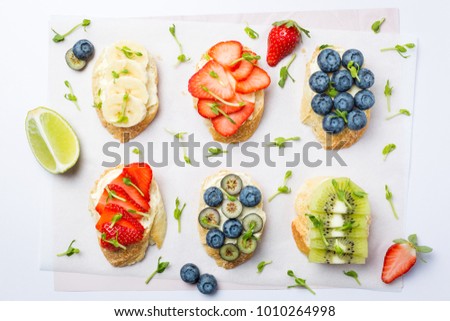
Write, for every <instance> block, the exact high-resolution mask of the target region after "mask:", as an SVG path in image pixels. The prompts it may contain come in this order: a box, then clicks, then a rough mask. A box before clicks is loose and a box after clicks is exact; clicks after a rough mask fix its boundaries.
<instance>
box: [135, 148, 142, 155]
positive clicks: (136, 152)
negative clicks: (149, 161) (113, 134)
mask: <svg viewBox="0 0 450 321" xmlns="http://www.w3.org/2000/svg"><path fill="white" fill-rule="evenodd" d="M140 153H141V151H140V150H139V148H137V147H135V148H133V154H136V155H139V154H140Z"/></svg>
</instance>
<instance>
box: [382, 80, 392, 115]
mask: <svg viewBox="0 0 450 321" xmlns="http://www.w3.org/2000/svg"><path fill="white" fill-rule="evenodd" d="M392 89H394V87H391V86H390V84H389V79H388V80H387V81H386V85H385V86H384V96H386V101H387V108H388V112H391V96H392Z"/></svg>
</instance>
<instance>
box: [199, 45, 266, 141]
mask: <svg viewBox="0 0 450 321" xmlns="http://www.w3.org/2000/svg"><path fill="white" fill-rule="evenodd" d="M243 49H244V50H248V51H251V50H250V48H248V47H244V48H243ZM205 56H206V53H205V54H204V55H203V56H202V59H200V61H199V63H198V64H197V66H196V71H198V70H200V68H202V67H203V66H204V65H205V64H206V62H207V60H206V59H205V58H204V57H205ZM193 101H194V108H195V109H197V103H198V99H197V98H194V99H193ZM263 114H264V90H258V91H256V92H255V110H254V111H253V113H252V115H251V116H250V117H249V118H248V119H247V120H246V121H245V123H244V124H243V125H242V126H241V127H240V128H239V129H238V131H237V132H236V133H235V134H233V135H231V136H228V137H225V136H222V135H221V134H219V133H218V132H217V131H216V130H215V129H214V126H213V125H212V122H211V121H210V120H209V119H205V124H206V126H208V130H209V132H210V133H211V136H212V138H213V139H214V140H215V141H217V142H221V143H226V144H233V143H240V142H245V141H247V140H248V139H249V138H250V137H252V135H253V134H254V133H255V131H256V130H257V129H258V126H259V123H260V122H261V119H262V116H263Z"/></svg>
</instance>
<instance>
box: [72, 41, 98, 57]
mask: <svg viewBox="0 0 450 321" xmlns="http://www.w3.org/2000/svg"><path fill="white" fill-rule="evenodd" d="M72 50H73V54H74V55H75V57H77V58H78V59H80V60H85V61H87V60H89V59H91V58H92V56H93V55H94V46H93V45H92V43H91V42H90V41H89V40H86V39H82V40H78V41H77V42H76V43H75V44H74V45H73V48H72Z"/></svg>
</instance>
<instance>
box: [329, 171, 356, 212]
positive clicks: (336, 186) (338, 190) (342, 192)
mask: <svg viewBox="0 0 450 321" xmlns="http://www.w3.org/2000/svg"><path fill="white" fill-rule="evenodd" d="M347 183H348V181H347ZM331 184H333V187H334V189H335V191H336V195H337V198H338V199H339V200H340V201H341V202H343V203H344V204H345V206H346V207H347V208H348V209H350V210H351V209H352V205H351V204H350V203H349V202H348V201H347V197H346V195H345V190H343V189H341V188H340V187H339V184H338V182H337V181H336V180H335V179H334V178H333V179H332V180H331Z"/></svg>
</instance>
